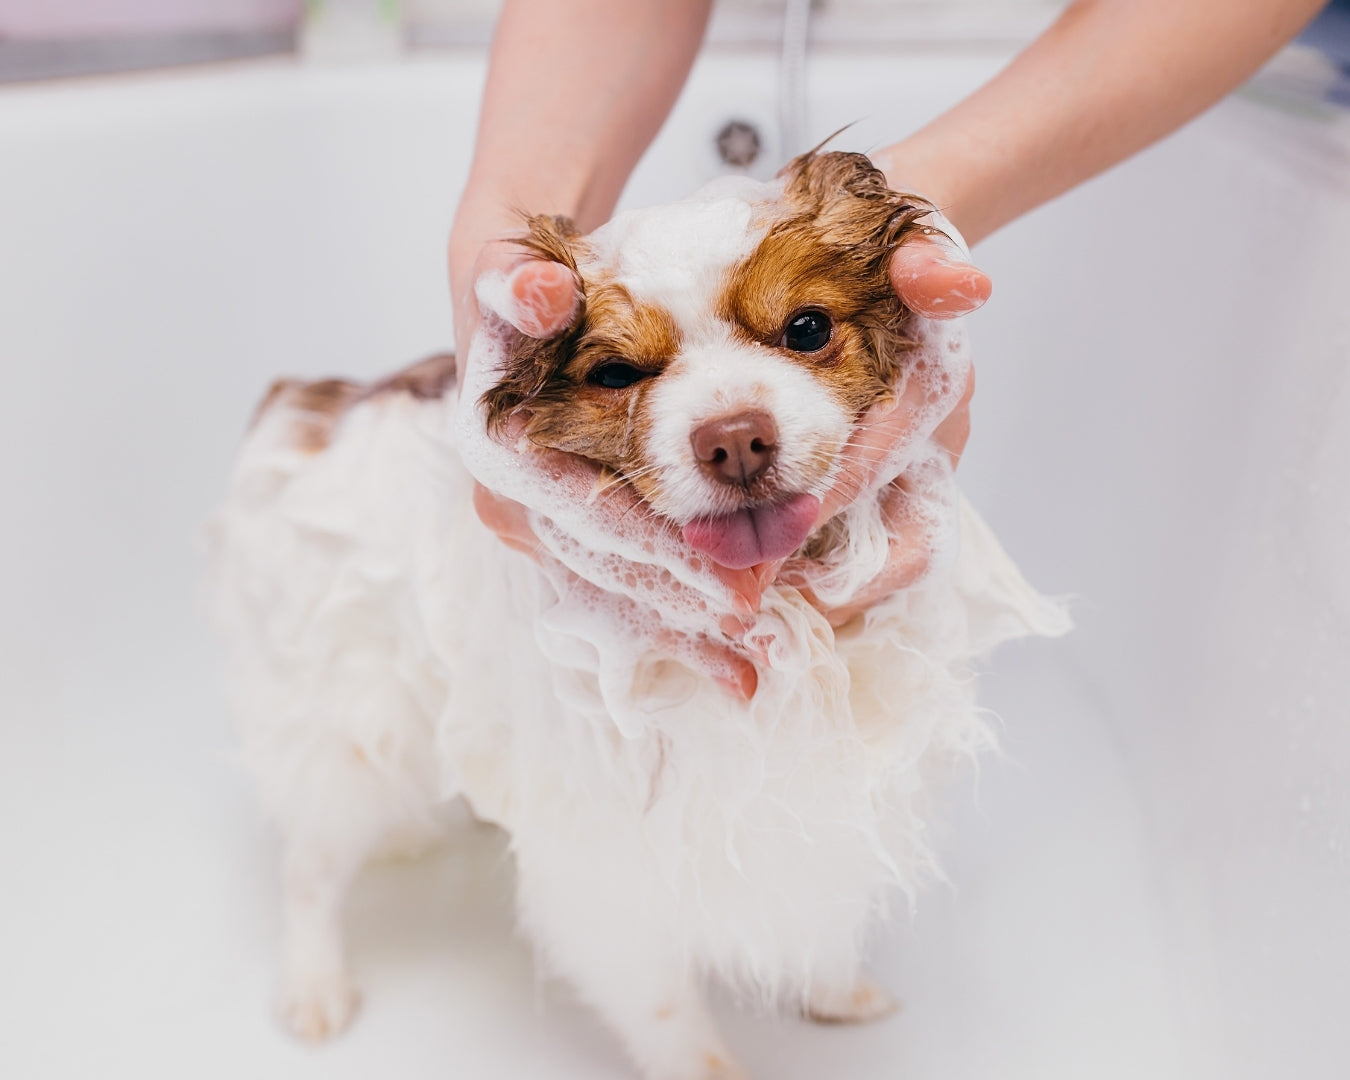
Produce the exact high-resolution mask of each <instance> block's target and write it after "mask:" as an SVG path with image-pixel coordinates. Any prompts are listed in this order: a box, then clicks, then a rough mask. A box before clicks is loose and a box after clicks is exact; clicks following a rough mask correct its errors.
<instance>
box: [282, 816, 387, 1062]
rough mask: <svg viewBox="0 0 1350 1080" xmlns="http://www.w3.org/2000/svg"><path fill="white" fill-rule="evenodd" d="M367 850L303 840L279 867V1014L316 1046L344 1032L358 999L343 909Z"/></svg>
mask: <svg viewBox="0 0 1350 1080" xmlns="http://www.w3.org/2000/svg"><path fill="white" fill-rule="evenodd" d="M368 854H369V845H362V844H347V845H341V844H338V843H335V842H333V841H332V839H331V838H319V837H314V836H312V835H302V836H297V837H293V838H291V839H289V840H288V842H287V845H286V855H285V858H284V860H283V862H282V919H283V931H282V932H283V942H282V975H281V998H280V1003H279V1009H280V1013H281V1019H282V1022H283V1023H284V1024H285V1025H286V1027H287V1028H288V1029H290V1031H291V1032H292V1033H293V1034H295V1035H298V1036H299V1037H300V1038H302V1039H305V1040H308V1041H310V1042H318V1041H320V1040H322V1039H325V1038H328V1037H329V1036H332V1035H336V1034H337V1033H338V1032H340V1031H342V1030H343V1029H344V1028H345V1027H346V1026H347V1025H348V1024H349V1023H350V1022H351V1019H352V1016H353V1015H355V1013H356V1008H357V1005H358V1004H359V1003H360V994H359V993H358V992H357V989H356V985H355V983H354V982H353V981H352V978H351V975H350V973H349V972H348V970H347V958H346V947H345V944H344V941H343V931H342V905H343V901H344V899H345V898H346V894H347V889H348V887H349V886H350V884H351V881H352V878H353V877H355V876H356V872H357V871H358V870H359V869H360V868H361V865H362V863H363V862H364V861H365V858H366V856H367V855H368Z"/></svg>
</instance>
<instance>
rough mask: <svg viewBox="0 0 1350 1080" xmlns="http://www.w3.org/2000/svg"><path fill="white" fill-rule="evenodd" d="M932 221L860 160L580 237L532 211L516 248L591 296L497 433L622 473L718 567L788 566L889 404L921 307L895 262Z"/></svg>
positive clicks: (792, 171)
mask: <svg viewBox="0 0 1350 1080" xmlns="http://www.w3.org/2000/svg"><path fill="white" fill-rule="evenodd" d="M930 210H931V207H930V206H929V205H928V204H926V203H924V202H922V201H920V200H918V199H914V198H911V197H907V196H902V195H899V194H897V193H896V192H893V191H890V190H889V189H888V188H887V187H886V184H885V180H884V178H883V176H882V174H881V173H880V171H879V170H877V169H875V168H874V167H873V166H872V165H871V163H870V162H868V160H867V159H866V158H865V157H863V156H861V155H858V154H845V153H829V154H814V153H813V154H807V155H804V156H803V157H800V158H798V159H796V160H795V161H793V162H792V163H791V164H789V165H788V166H787V168H786V169H785V170H784V171H783V173H782V174H781V175H780V177H779V181H778V182H777V183H775V184H770V185H764V184H758V183H754V182H751V181H744V180H737V179H732V180H728V181H722V182H718V183H716V184H714V185H711V186H710V187H708V188H705V189H704V190H703V191H702V192H700V193H699V194H698V195H696V196H694V197H693V198H691V199H688V200H685V201H682V202H678V203H673V204H670V205H667V206H662V207H656V208H653V209H649V210H640V211H633V212H629V213H625V214H621V215H619V216H617V217H616V218H615V219H614V220H613V221H612V222H610V223H609V224H608V225H606V226H604V227H603V228H602V229H600V230H597V231H596V232H595V233H593V234H591V235H590V236H587V237H584V238H583V237H580V236H578V235H577V234H576V233H575V231H574V230H573V229H572V228H571V227H570V223H568V222H567V221H566V220H564V219H557V218H542V217H539V218H533V219H531V220H530V222H529V229H530V231H529V235H528V236H527V237H526V238H525V239H524V240H523V241H522V242H523V243H524V244H525V246H526V247H528V248H529V249H530V250H531V251H532V252H533V253H534V254H536V255H537V256H539V257H541V258H547V259H551V260H554V261H557V262H560V263H563V264H564V265H567V266H569V267H571V268H572V269H573V270H574V271H575V272H576V274H577V276H578V278H579V280H580V282H581V290H582V302H581V304H580V307H579V311H578V315H577V317H576V319H575V320H574V321H573V323H572V325H571V326H569V327H568V328H567V329H566V330H565V331H564V332H563V333H561V334H559V335H558V336H556V337H555V338H552V339H550V340H547V341H540V340H535V339H529V338H523V337H522V338H521V339H520V340H519V341H518V342H517V345H516V348H515V349H514V351H513V353H512V355H511V358H510V359H509V361H508V362H507V365H506V367H505V370H504V371H503V372H502V373H501V378H500V380H499V381H498V382H497V384H496V385H495V386H493V387H492V388H491V389H490V390H489V391H488V392H487V393H486V394H485V395H484V397H483V404H484V407H485V409H486V412H487V419H488V423H489V426H490V427H491V428H493V429H496V430H500V429H501V427H502V426H503V425H505V424H506V422H507V421H508V420H509V419H510V418H512V417H520V418H521V419H522V420H523V428H524V433H525V436H526V437H527V438H528V439H529V440H530V441H532V442H534V443H535V444H537V445H540V446H546V447H551V448H554V449H557V450H564V451H567V452H570V453H574V454H580V455H582V456H583V457H586V458H589V459H591V460H592V461H595V462H597V463H599V464H600V465H602V466H604V467H605V468H607V469H609V470H611V471H612V472H613V473H614V474H616V475H617V476H618V477H619V478H621V479H622V480H624V481H626V482H627V483H629V484H631V485H632V486H633V487H634V488H635V489H636V491H637V492H638V493H639V494H640V495H641V496H642V497H643V499H645V500H646V502H647V503H648V504H649V505H650V506H651V507H652V509H653V510H654V511H655V512H656V513H659V514H661V515H663V516H665V517H667V518H669V519H670V520H672V521H673V522H675V523H676V524H678V525H681V526H684V527H685V536H686V538H687V539H688V540H689V541H690V543H691V544H693V545H694V546H695V547H698V548H701V549H703V550H705V551H708V552H709V553H710V554H712V555H713V557H714V558H715V559H716V560H717V561H718V562H721V563H723V564H724V565H728V566H749V565H753V564H754V563H757V562H762V561H765V560H766V559H772V558H778V557H781V556H783V555H788V554H791V552H792V551H794V550H796V549H797V547H799V546H800V545H801V543H802V541H803V540H804V539H805V538H806V535H807V533H808V532H809V531H810V529H811V527H812V524H813V523H814V519H815V513H816V510H817V509H818V507H819V501H818V500H819V497H820V496H821V495H823V494H824V492H825V491H826V490H827V489H828V488H829V486H830V484H831V482H832V481H833V479H834V476H835V473H836V471H837V469H838V462H839V455H840V451H841V450H842V449H843V447H844V445H845V443H846V442H847V440H848V438H849V435H850V433H851V432H852V430H853V425H854V424H855V423H856V421H857V419H858V417H859V415H860V414H861V413H862V412H863V411H864V410H865V409H866V408H867V407H868V406H870V405H872V404H874V403H876V402H878V401H880V400H882V399H884V398H886V397H888V396H890V395H892V394H893V393H894V387H895V384H896V382H897V380H898V378H899V375H900V373H901V368H902V366H903V363H904V354H905V351H906V349H907V348H908V347H909V345H910V342H909V341H908V340H907V339H906V336H905V330H906V324H907V322H908V320H909V313H908V311H907V310H906V309H905V308H904V306H903V305H902V304H901V303H900V301H899V300H898V299H897V298H896V295H895V291H894V289H893V288H892V286H891V283H890V278H889V274H888V266H889V261H890V256H891V253H892V252H893V251H894V250H895V248H896V247H897V246H899V245H900V244H902V243H904V242H905V240H906V239H907V238H908V237H909V236H911V235H913V234H914V233H915V232H918V231H920V230H921V229H922V226H921V225H920V224H918V223H917V222H918V221H919V219H921V218H922V217H923V216H924V215H925V214H926V213H927V212H929V211H930Z"/></svg>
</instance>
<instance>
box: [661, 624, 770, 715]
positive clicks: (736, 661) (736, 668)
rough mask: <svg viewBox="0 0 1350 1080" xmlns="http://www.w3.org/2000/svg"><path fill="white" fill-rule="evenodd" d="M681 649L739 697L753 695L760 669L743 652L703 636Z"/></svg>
mask: <svg viewBox="0 0 1350 1080" xmlns="http://www.w3.org/2000/svg"><path fill="white" fill-rule="evenodd" d="M659 644H660V642H658V645H659ZM684 652H685V656H686V658H687V659H688V660H689V661H691V662H692V663H693V664H694V665H695V666H696V667H697V668H698V669H700V670H701V671H702V673H703V674H705V675H707V676H709V677H710V678H712V680H713V681H714V682H716V683H717V684H718V685H719V686H721V687H722V689H724V690H726V691H727V692H728V693H729V694H732V695H733V696H735V697H738V698H740V699H741V700H742V701H749V700H750V699H751V698H752V697H754V696H755V691H756V690H757V689H758V688H759V672H758V671H757V670H756V668H755V665H754V664H752V663H751V662H750V660H749V658H748V657H746V656H745V654H744V653H741V652H738V651H736V650H735V649H732V648H729V647H727V646H725V645H718V644H716V643H714V642H711V641H706V640H702V639H700V640H698V641H695V642H693V643H692V644H691V645H689V646H687V647H686V649H685V650H684Z"/></svg>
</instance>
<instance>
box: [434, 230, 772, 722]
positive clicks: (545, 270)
mask: <svg viewBox="0 0 1350 1080" xmlns="http://www.w3.org/2000/svg"><path fill="white" fill-rule="evenodd" d="M461 250H462V249H461ZM454 251H455V249H454V247H453V245H452V263H451V267H452V268H451V280H452V282H454V281H456V280H463V279H461V278H459V277H458V276H457V274H456V264H455V258H454ZM460 265H461V266H462V265H463V264H462V263H461V264H460ZM492 271H497V272H499V273H502V274H504V276H505V282H506V293H507V295H506V297H505V298H504V299H505V303H504V304H502V305H501V306H502V307H504V308H505V309H506V310H504V311H502V312H501V314H502V315H503V317H505V318H506V319H507V321H508V322H509V323H510V324H511V325H512V326H513V327H514V328H515V329H516V330H517V331H519V332H520V333H522V334H525V335H527V336H530V337H536V338H549V337H552V336H554V335H555V334H558V333H561V332H562V331H563V330H564V329H566V327H567V326H568V325H569V324H570V323H571V321H572V319H573V318H574V317H575V315H576V309H577V304H578V302H579V299H580V294H579V287H578V282H577V280H576V278H575V275H574V274H573V273H572V271H571V270H570V269H568V268H567V267H565V266H562V265H561V264H558V263H553V262H547V261H543V260H540V259H538V258H534V257H531V256H527V255H526V254H525V253H524V252H523V251H522V250H521V249H519V248H516V247H515V246H514V245H511V244H508V243H503V242H489V243H487V244H485V245H484V246H483V247H482V248H481V249H480V251H479V253H478V254H477V255H476V256H475V259H474V262H473V270H472V272H471V273H470V274H467V275H465V276H466V278H467V280H468V282H469V284H468V285H467V286H465V287H464V288H463V290H462V291H460V290H456V300H457V301H458V302H457V304H456V328H457V333H456V338H457V340H459V341H463V342H468V341H469V340H471V339H472V335H473V333H474V332H476V330H477V326H478V322H479V318H480V315H479V310H478V301H477V298H476V296H475V295H474V293H473V289H472V282H474V281H476V280H477V279H478V277H479V276H481V275H482V274H484V273H488V272H492ZM461 357H462V360H461V363H463V362H465V361H467V359H468V353H467V350H461ZM516 430H517V429H516V428H511V429H508V431H506V432H505V433H504V435H505V440H504V441H505V442H507V443H511V442H512V440H513V437H514V435H515V432H516ZM528 467H529V468H530V469H531V470H532V471H534V472H536V473H537V474H539V475H542V476H544V477H547V479H548V481H549V486H550V488H551V489H552V490H554V491H555V492H558V493H560V494H562V496H563V497H564V498H566V499H567V500H569V501H571V502H572V503H573V504H574V505H578V506H579V505H585V506H586V513H587V517H588V518H589V519H590V520H592V521H593V522H595V523H597V526H598V527H599V528H602V529H604V530H606V533H607V535H611V536H615V537H617V538H619V539H620V540H621V541H623V542H625V546H626V547H627V549H628V551H629V553H630V554H632V555H633V556H634V557H633V558H631V559H626V560H623V561H622V564H621V566H620V565H616V563H615V560H614V559H613V558H612V557H610V556H599V557H597V556H596V555H595V554H594V553H593V552H590V551H588V550H587V549H586V548H585V547H584V546H583V545H580V544H577V543H576V542H575V541H574V540H573V539H572V538H571V537H569V536H568V535H567V533H566V530H563V529H560V528H557V527H556V526H555V525H554V523H553V522H551V521H550V520H549V519H548V518H547V517H540V516H538V515H532V514H531V513H530V511H529V510H528V509H527V508H526V507H525V506H523V505H521V504H520V503H518V502H516V501H514V500H512V499H509V498H507V497H505V496H503V495H500V494H498V493H496V492H493V491H490V490H489V489H488V488H486V487H484V486H483V485H482V484H477V483H476V484H475V486H474V509H475V511H476V512H477V514H478V516H479V518H480V520H482V522H483V523H484V524H485V525H486V526H487V527H488V528H489V529H491V530H492V531H493V532H495V533H496V534H497V536H498V537H499V538H500V539H501V540H502V541H503V543H505V544H506V545H507V546H508V547H511V548H513V549H515V550H517V551H521V552H523V553H525V554H526V555H529V556H530V557H531V558H533V559H534V560H535V561H536V562H537V563H539V565H540V566H541V568H542V569H544V571H545V573H546V574H548V575H549V576H550V577H552V578H554V579H555V581H556V582H557V583H558V584H559V586H560V587H562V588H565V589H567V590H569V591H570V592H573V593H575V592H578V591H586V590H593V589H595V588H596V587H597V586H598V585H601V584H603V587H604V588H605V590H606V591H607V592H608V593H609V594H610V596H609V601H610V602H611V603H618V604H620V606H621V607H624V608H636V607H639V606H643V605H644V604H647V603H648V600H647V598H648V597H649V596H650V594H651V592H652V591H653V589H658V588H659V589H660V592H661V601H662V609H663V610H664V611H666V612H667V613H670V612H675V613H679V614H682V615H683V616H686V617H687V618H688V620H689V622H688V623H687V624H686V625H685V626H684V627H678V626H674V625H670V623H669V620H667V622H666V623H664V624H663V623H662V622H661V620H641V619H630V620H628V621H630V622H633V623H643V622H645V623H647V624H649V625H652V626H653V627H655V628H656V629H655V630H654V634H653V640H652V641H651V642H650V644H651V647H652V648H653V650H654V651H656V652H660V653H662V654H665V655H671V656H675V657H677V658H679V659H682V660H684V661H685V662H686V663H688V664H690V665H691V666H693V667H695V668H697V669H698V670H700V671H703V672H704V673H705V674H707V675H709V676H711V677H712V678H713V679H715V680H716V681H717V682H718V683H720V684H721V685H722V686H723V687H725V688H726V689H727V690H728V691H729V692H731V693H733V694H735V695H737V696H738V697H741V698H743V699H746V700H748V699H749V698H750V697H751V696H752V695H753V694H754V692H755V688H756V686H757V683H758V675H757V672H756V669H755V665H754V662H753V659H754V657H753V654H752V652H751V650H749V649H748V648H747V647H746V646H745V645H744V643H743V642H742V640H741V639H742V637H743V635H744V633H745V631H746V630H747V629H748V628H749V625H750V623H751V622H753V618H752V616H753V615H754V613H755V612H756V611H757V609H758V607H759V600H760V595H761V587H760V584H759V582H758V580H757V579H756V577H755V575H754V574H753V572H751V571H750V570H733V569H730V568H727V567H723V566H719V565H717V564H716V563H714V562H713V561H712V560H711V559H709V558H708V557H707V556H705V555H702V554H700V553H698V552H690V551H688V550H687V548H686V546H685V545H684V542H683V538H682V537H681V536H680V534H679V531H678V530H677V529H675V528H674V527H673V526H671V525H670V524H669V523H666V522H664V521H661V520H660V519H656V518H652V517H651V516H650V515H649V514H647V513H646V512H645V508H644V506H643V504H642V502H641V500H640V499H639V498H638V496H637V495H636V493H634V492H633V491H632V489H631V488H629V487H628V486H627V485H625V484H615V483H612V482H610V481H609V480H608V479H607V478H606V477H605V476H603V475H602V473H601V471H600V469H599V468H598V467H597V466H595V465H594V464H593V463H591V462H589V461H587V460H585V459H584V458H580V457H576V456H574V455H570V454H564V453H561V452H558V451H555V450H549V449H547V448H542V447H535V448H532V449H531V451H530V453H529V456H528ZM541 530H542V531H543V532H544V533H545V535H543V536H541V535H540V531H541ZM674 552H679V553H680V555H679V561H680V566H679V567H678V569H679V573H677V574H675V575H672V574H671V573H669V568H670V566H671V555H672V553H674ZM708 616H712V617H713V618H711V619H709V618H708ZM696 622H697V623H704V624H706V625H708V626H712V625H714V624H715V625H717V626H718V627H719V629H720V631H721V636H720V637H719V636H715V635H713V634H711V633H710V632H708V631H698V630H695V629H693V628H692V625H693V624H694V623H696Z"/></svg>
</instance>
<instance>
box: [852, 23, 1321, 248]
mask: <svg viewBox="0 0 1350 1080" xmlns="http://www.w3.org/2000/svg"><path fill="white" fill-rule="evenodd" d="M1322 3H1323V0H1078V2H1077V3H1074V4H1073V5H1071V6H1070V7H1069V8H1068V9H1067V10H1066V11H1065V12H1064V14H1063V15H1062V16H1061V17H1060V19H1059V20H1058V21H1057V22H1056V23H1055V24H1054V26H1052V27H1051V28H1050V30H1048V31H1047V32H1046V33H1045V34H1044V35H1043V36H1042V37H1041V38H1040V39H1038V40H1037V41H1036V42H1034V43H1033V44H1032V45H1031V46H1029V47H1028V48H1027V49H1026V50H1025V51H1024V52H1022V53H1021V54H1020V55H1019V56H1018V57H1017V59H1015V60H1014V61H1013V62H1012V63H1011V64H1010V65H1009V66H1008V67H1007V68H1006V69H1005V70H1004V71H1003V72H1002V73H1001V74H999V75H998V76H997V77H996V78H994V79H993V80H992V81H991V82H989V83H987V84H986V85H985V86H984V87H982V88H981V89H980V90H979V91H977V92H976V93H975V94H973V95H971V96H970V97H969V98H967V99H966V100H965V101H963V102H962V103H961V104H959V105H957V106H956V107H955V108H954V109H952V110H951V111H949V112H947V113H945V114H944V115H942V116H941V117H939V118H938V119H937V120H935V121H934V122H933V123H931V124H929V125H928V126H927V127H925V128H924V129H923V130H921V131H919V132H918V133H916V134H915V135H913V136H911V137H910V138H908V139H906V140H905V141H904V142H901V143H899V144H897V145H896V146H893V147H889V148H887V149H886V150H884V151H882V152H880V153H879V154H877V155H875V156H876V159H877V161H878V164H879V165H881V167H882V168H883V169H884V170H885V171H886V173H887V176H888V178H889V179H890V182H891V183H892V185H893V186H897V187H901V188H903V189H905V190H912V191H917V192H920V193H922V194H924V195H927V196H929V197H930V198H932V199H934V200H935V201H936V202H937V203H938V204H939V205H941V206H943V207H944V208H945V209H946V212H947V216H948V217H949V218H951V220H952V221H953V222H955V224H956V226H957V227H958V228H959V229H961V230H962V232H963V233H964V234H965V236H966V239H967V240H968V241H969V242H971V243H975V242H976V241H978V240H980V239H982V238H983V237H985V236H987V235H989V233H991V232H993V231H994V230H996V229H998V228H1000V227H1002V226H1003V225H1006V224H1007V223H1008V222H1010V221H1012V220H1013V219H1015V218H1017V217H1019V216H1020V215H1022V214H1024V213H1026V212H1027V211H1028V210H1031V209H1033V208H1034V207H1037V206H1039V205H1041V204H1042V203H1044V202H1047V201H1048V200H1050V199H1052V198H1054V197H1055V196H1057V195H1060V194H1062V193H1063V192H1065V191H1067V190H1069V189H1070V188H1072V187H1074V186H1075V185H1077V184H1079V183H1081V182H1083V181H1084V180H1086V179H1088V178H1089V177H1091V176H1095V175H1096V174H1097V173H1099V172H1101V171H1102V170H1104V169H1107V168H1109V167H1111V166H1112V165H1115V164H1116V163H1118V162H1120V161H1123V160H1124V159H1125V158H1127V157H1129V156H1130V155H1131V154H1133V153H1135V152H1136V151H1138V150H1141V149H1143V148H1144V147H1145V146H1148V145H1149V144H1151V143H1153V142H1154V141H1156V140H1157V139H1160V138H1162V137H1163V136H1164V135H1166V134H1168V133H1169V132H1171V131H1173V130H1175V129H1176V128H1178V127H1180V126H1181V125H1182V124H1184V123H1186V121H1188V120H1190V119H1192V118H1193V117H1195V116H1197V115H1198V114H1199V113H1201V112H1203V111H1204V110H1205V109H1207V108H1209V107H1210V106H1211V105H1213V104H1214V103H1215V102H1216V101H1218V100H1219V99H1220V98H1221V97H1223V96H1224V95H1225V94H1227V93H1228V92H1229V91H1230V90H1232V89H1233V88H1234V87H1236V86H1238V85H1239V84H1240V83H1241V82H1242V81H1243V80H1244V79H1246V78H1247V77H1248V76H1250V75H1251V74H1252V73H1253V72H1254V71H1255V70H1256V69H1257V68H1258V67H1260V65H1261V64H1262V63H1263V62H1264V61H1265V60H1266V59H1267V58H1268V57H1270V56H1271V55H1273V54H1274V53H1275V52H1276V51H1277V50H1278V49H1279V48H1280V47H1281V46H1283V45H1284V44H1286V43H1287V42H1288V41H1290V40H1291V39H1292V38H1293V37H1294V36H1295V35H1296V34H1297V33H1298V32H1299V30H1300V29H1302V27H1303V26H1304V25H1305V24H1306V23H1307V22H1308V21H1309V20H1310V19H1311V18H1312V16H1313V15H1314V14H1315V13H1316V12H1317V10H1318V9H1319V8H1320V7H1321V6H1322Z"/></svg>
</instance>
